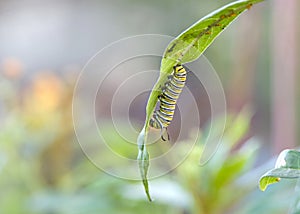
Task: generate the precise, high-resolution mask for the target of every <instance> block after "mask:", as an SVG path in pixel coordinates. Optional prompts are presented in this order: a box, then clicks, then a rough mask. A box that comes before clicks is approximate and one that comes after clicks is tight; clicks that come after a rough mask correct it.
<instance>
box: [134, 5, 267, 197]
mask: <svg viewBox="0 0 300 214" xmlns="http://www.w3.org/2000/svg"><path fill="white" fill-rule="evenodd" d="M261 1H264V0H240V1H235V2H232V3H230V4H228V5H225V6H224V7H222V8H220V9H218V10H216V11H214V12H212V13H210V14H208V15H207V16H205V17H203V18H202V19H200V20H199V21H197V22H196V23H195V24H193V25H192V26H190V27H189V28H188V29H186V30H185V31H183V32H182V33H181V34H180V35H179V36H177V37H176V38H175V39H174V40H173V41H171V42H170V43H169V45H168V46H167V48H166V50H165V52H164V54H163V58H162V61H161V65H160V76H159V79H158V81H157V82H156V84H155V85H154V87H153V89H152V91H151V94H150V96H149V99H148V103H147V106H146V119H145V124H144V128H143V130H142V132H141V133H140V135H139V137H138V147H139V155H138V161H139V166H140V172H141V176H142V179H143V183H144V187H145V190H146V193H147V196H148V199H149V198H150V196H149V190H148V182H147V171H148V167H149V154H148V153H147V152H145V151H146V142H147V132H148V129H149V121H150V118H151V115H152V114H153V111H154V109H155V106H156V103H157V101H158V96H159V95H160V94H161V93H162V87H163V86H164V85H165V83H166V82H167V80H168V78H167V77H168V75H170V74H171V73H172V68H173V66H174V65H177V64H184V63H187V62H191V61H194V60H196V59H198V58H199V57H200V56H201V55H202V53H203V52H204V51H205V50H206V49H207V48H208V47H209V45H210V44H211V43H212V42H213V41H214V40H215V39H216V38H217V36H218V35H219V34H220V33H222V32H223V31H224V30H225V28H226V27H227V26H228V25H229V24H230V23H232V22H233V21H234V20H235V19H236V18H237V17H238V16H239V15H240V14H241V13H242V12H244V11H245V10H247V9H250V8H251V7H252V5H253V4H256V3H259V2H261Z"/></svg>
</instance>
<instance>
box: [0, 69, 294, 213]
mask: <svg viewBox="0 0 300 214" xmlns="http://www.w3.org/2000/svg"><path fill="white" fill-rule="evenodd" d="M21 81H22V77H21V76H20V77H16V78H11V77H8V76H5V75H2V76H1V82H0V85H1V88H3V89H4V90H5V93H2V95H1V105H2V107H3V111H2V114H3V116H4V117H2V123H1V131H0V142H1V144H0V146H1V149H0V151H1V152H0V170H1V171H0V173H1V176H0V188H1V195H0V213H12V214H14V213H16V214H19V213H33V214H41V213H61V214H67V213H72V214H73V213H149V214H150V213H178V214H179V213H198V214H199V213H216V214H217V213H253V210H254V209H255V207H259V208H260V210H262V209H261V208H264V209H263V211H264V212H260V213H271V212H269V210H274V209H273V208H274V206H273V203H274V202H272V200H266V198H268V197H269V195H268V192H267V193H266V194H264V195H260V193H259V192H258V193H253V190H254V189H256V186H255V184H256V181H257V177H255V176H252V178H251V181H252V182H249V179H244V178H242V177H241V176H243V175H245V174H246V173H249V172H251V171H250V170H251V166H253V162H254V160H255V154H256V150H257V144H256V143H253V141H251V140H248V141H247V142H246V143H242V142H243V141H244V140H245V135H246V133H247V130H248V128H249V123H250V114H249V112H248V111H247V110H244V111H242V112H241V113H240V114H239V115H234V114H232V115H230V116H229V117H228V122H227V127H226V130H225V135H224V138H223V140H222V143H221V145H220V148H219V149H218V151H217V152H216V154H215V155H214V156H213V158H212V159H211V160H210V161H209V162H208V163H207V164H206V165H204V166H199V164H198V162H199V157H200V155H201V151H202V148H203V144H202V143H201V142H204V139H205V135H206V131H204V132H203V134H202V138H201V139H200V141H199V142H198V144H197V145H196V147H195V149H194V150H193V151H192V153H191V154H190V155H189V157H188V158H187V159H186V160H185V161H184V162H183V163H182V164H181V165H180V166H179V167H178V168H176V169H175V170H174V171H172V172H171V173H169V174H168V175H165V176H163V177H161V178H158V179H157V180H153V181H152V182H151V190H152V191H153V193H154V198H155V201H154V202H152V203H149V202H148V201H147V200H146V199H145V196H144V193H143V190H142V188H141V185H140V182H137V181H126V180H122V179H117V178H115V177H112V176H109V175H107V174H105V173H103V172H102V171H99V170H98V169H97V168H96V167H95V166H94V165H93V164H92V163H91V162H90V161H89V160H88V159H87V158H86V157H85V156H84V154H83V153H82V151H81V149H80V147H79V145H78V143H77V141H76V138H75V135H74V133H73V129H72V119H71V100H72V88H73V86H74V79H72V78H70V77H66V76H58V75H55V74H53V73H40V74H39V75H37V76H34V78H32V81H30V82H28V83H27V84H20V82H21ZM112 129H113V127H111V126H107V131H105V132H106V133H107V134H108V135H111V139H115V140H114V141H118V143H119V142H120V141H121V139H120V138H119V136H117V134H116V132H115V131H114V130H112ZM187 141H188V139H187ZM178 143H179V144H180V146H182V147H185V146H186V144H185V142H178ZM119 145H120V146H119V147H118V152H119V153H123V154H125V153H127V152H128V151H135V150H133V149H132V150H130V148H131V147H133V146H134V145H130V146H129V147H128V146H127V143H126V142H125V143H124V144H123V143H120V144H119ZM122 145H124V147H123V146H122ZM113 146H114V144H112V147H113ZM152 149H154V148H152ZM157 149H158V150H159V149H161V148H160V147H157ZM183 150H184V149H183ZM153 152H155V151H153ZM156 152H157V153H158V154H159V153H160V152H159V151H156ZM129 153H130V152H129ZM132 157H133V158H134V157H135V156H132ZM106 160H107V161H108V162H110V161H113V160H111V159H110V157H109V156H107V157H106ZM286 190H288V189H285V190H284V191H281V195H282V196H278V197H280V199H281V197H284V195H285V194H284V192H285V191H286ZM251 194H258V195H259V197H260V198H262V200H257V198H256V196H254V197H252V198H251V200H250V201H249V202H247V204H248V206H243V201H244V200H247V198H248V200H249V197H250V196H251ZM263 199H264V200H263ZM276 200H279V199H278V198H277V199H276ZM270 204H271V205H270ZM276 206H277V210H279V211H282V210H283V209H286V208H287V206H288V203H284V200H283V202H282V203H281V204H276ZM278 206H279V207H278ZM241 210H244V211H243V212H242V211H241ZM272 213H280V212H273V211H272Z"/></svg>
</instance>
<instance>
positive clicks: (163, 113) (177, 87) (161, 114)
mask: <svg viewBox="0 0 300 214" xmlns="http://www.w3.org/2000/svg"><path fill="white" fill-rule="evenodd" d="M186 76H187V71H186V69H185V68H184V67H183V66H182V65H175V66H174V67H173V75H171V76H170V78H169V80H168V81H167V83H166V84H165V86H164V87H163V89H162V94H161V95H159V97H158V99H159V101H160V106H159V109H158V110H156V111H155V112H154V113H153V116H152V118H151V119H150V122H149V125H150V126H151V127H153V128H156V129H161V130H162V131H163V129H164V128H167V127H168V126H169V125H170V123H171V121H172V119H173V116H174V111H175V106H176V102H177V100H178V97H179V95H180V93H181V91H182V89H183V87H184V85H185V82H186ZM168 138H169V135H168ZM162 139H163V140H165V139H164V138H163V136H162Z"/></svg>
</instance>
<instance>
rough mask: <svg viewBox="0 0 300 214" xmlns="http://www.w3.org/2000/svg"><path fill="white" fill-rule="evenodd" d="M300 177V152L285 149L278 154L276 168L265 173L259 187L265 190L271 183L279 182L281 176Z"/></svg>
mask: <svg viewBox="0 0 300 214" xmlns="http://www.w3.org/2000/svg"><path fill="white" fill-rule="evenodd" d="M299 177H300V152H299V151H296V150H284V151H282V152H281V153H280V155H279V156H278V159H277V162H276V165H275V168H274V169H272V170H270V171H268V172H267V173H265V174H264V175H263V176H262V177H261V178H260V180H259V188H260V189H261V190H262V191H265V190H266V189H267V187H268V186H269V185H270V184H273V183H277V182H279V181H280V178H299Z"/></svg>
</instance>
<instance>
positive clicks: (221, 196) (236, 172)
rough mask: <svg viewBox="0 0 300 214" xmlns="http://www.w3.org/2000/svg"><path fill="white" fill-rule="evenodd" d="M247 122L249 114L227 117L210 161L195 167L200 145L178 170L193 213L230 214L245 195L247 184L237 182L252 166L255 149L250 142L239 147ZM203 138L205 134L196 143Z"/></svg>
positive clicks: (243, 113) (200, 151) (255, 146)
mask: <svg viewBox="0 0 300 214" xmlns="http://www.w3.org/2000/svg"><path fill="white" fill-rule="evenodd" d="M249 122H250V117H249V114H248V113H245V112H242V113H240V114H239V115H237V116H233V115H231V116H229V120H228V122H227V127H226V130H225V133H224V137H223V142H222V143H221V145H220V148H219V149H218V150H217V152H216V153H215V155H214V156H213V157H212V159H211V160H210V161H209V162H208V163H207V164H206V165H204V166H198V167H195V163H197V162H198V161H199V157H200V156H201V153H202V150H203V145H200V146H197V147H196V148H195V149H194V150H193V152H192V154H191V155H190V156H189V157H188V158H187V160H186V161H185V162H184V163H183V164H182V165H181V166H179V167H178V169H177V172H178V175H179V179H180V180H181V181H182V183H183V184H184V186H185V187H186V188H187V190H188V192H190V194H191V195H192V197H193V201H194V210H193V213H198V214H201V213H206V214H209V213H214V214H217V213H227V212H228V213H230V210H231V209H232V207H233V206H234V204H236V203H238V202H239V200H240V199H242V198H243V197H244V196H245V195H246V193H249V186H248V185H247V184H245V183H242V182H237V178H238V177H240V176H241V175H242V174H243V173H245V172H246V171H247V170H249V169H250V167H251V166H252V164H253V161H254V160H255V154H256V150H257V148H258V145H257V144H255V143H253V141H248V142H246V143H244V144H242V145H239V143H241V142H242V139H243V138H244V137H245V134H246V133H247V131H248V127H249ZM204 138H205V134H204V136H203V140H200V142H201V141H202V142H204ZM208 144H209V142H208ZM183 146H184V144H183Z"/></svg>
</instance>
